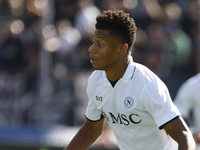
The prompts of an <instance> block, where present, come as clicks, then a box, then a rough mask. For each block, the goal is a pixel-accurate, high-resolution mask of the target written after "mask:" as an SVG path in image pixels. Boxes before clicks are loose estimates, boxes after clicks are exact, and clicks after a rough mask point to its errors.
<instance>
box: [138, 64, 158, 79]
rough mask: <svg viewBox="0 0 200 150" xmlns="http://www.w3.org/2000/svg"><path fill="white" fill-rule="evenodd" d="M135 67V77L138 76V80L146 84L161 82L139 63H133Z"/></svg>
mask: <svg viewBox="0 0 200 150" xmlns="http://www.w3.org/2000/svg"><path fill="white" fill-rule="evenodd" d="M135 65H136V76H138V77H139V78H140V80H141V79H143V80H144V81H146V82H149V81H150V82H161V79H160V78H159V77H158V76H157V75H156V74H155V73H154V72H152V71H151V70H150V69H149V68H147V67H146V66H144V65H142V64H139V63H135Z"/></svg>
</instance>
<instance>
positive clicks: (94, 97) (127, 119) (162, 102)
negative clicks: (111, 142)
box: [65, 10, 195, 150]
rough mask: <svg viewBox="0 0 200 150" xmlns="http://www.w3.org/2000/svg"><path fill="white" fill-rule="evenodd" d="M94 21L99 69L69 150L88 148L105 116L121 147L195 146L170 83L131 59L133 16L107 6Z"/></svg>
mask: <svg viewBox="0 0 200 150" xmlns="http://www.w3.org/2000/svg"><path fill="white" fill-rule="evenodd" d="M96 20H97V23H96V29H95V30H94V32H93V44H92V45H91V46H90V48H89V52H90V58H91V59H90V62H91V63H92V65H93V68H94V69H95V71H94V72H93V73H92V75H91V76H90V77H89V80H88V87H87V94H88V98H89V102H88V106H87V110H86V113H85V116H86V121H85V123H84V125H83V126H82V127H81V128H80V130H79V131H78V133H77V134H76V135H75V137H74V138H73V139H72V141H71V142H70V143H69V145H68V146H67V147H66V148H65V150H74V149H77V150H86V149H88V148H89V147H90V146H91V145H92V144H93V142H94V141H95V140H96V139H97V138H98V137H99V136H100V135H101V133H102V130H103V127H104V123H105V120H107V122H108V123H109V125H110V127H111V129H112V130H113V132H114V134H115V136H116V138H117V141H118V146H119V148H120V149H121V150H129V149H135V150H136V149H138V150H141V149H142V150H145V149H153V150H160V149H163V150H169V149H170V150H177V149H179V150H194V149H195V142H194V140H193V137H192V134H191V132H190V131H189V129H188V127H187V125H186V124H185V122H184V121H183V119H182V117H181V116H180V113H179V111H178V109H177V108H176V107H175V105H174V104H173V103H172V100H171V98H170V95H169V93H168V89H167V87H166V86H165V85H164V83H163V82H162V81H161V80H160V79H159V78H158V77H157V76H156V75H155V74H154V73H153V72H152V71H150V70H149V69H147V68H146V67H144V66H143V65H140V64H138V63H134V62H133V59H132V57H131V50H132V47H133V45H134V42H135V38H136V29H137V28H136V26H135V22H134V20H133V18H130V17H129V14H127V13H124V12H123V11H120V10H114V11H111V10H109V11H104V12H103V13H102V14H100V15H98V16H97V19H96ZM119 29H121V30H119ZM122 91H123V92H122ZM150 116H152V117H150Z"/></svg>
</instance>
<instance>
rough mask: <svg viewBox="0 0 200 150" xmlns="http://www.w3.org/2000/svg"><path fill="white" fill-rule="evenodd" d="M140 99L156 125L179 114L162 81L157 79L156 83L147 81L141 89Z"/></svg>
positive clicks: (160, 124) (162, 123) (159, 125)
mask: <svg viewBox="0 0 200 150" xmlns="http://www.w3.org/2000/svg"><path fill="white" fill-rule="evenodd" d="M141 101H142V103H143V106H144V107H145V109H146V110H147V111H148V112H149V113H150V114H151V116H152V117H153V118H154V121H155V123H156V124H157V126H158V127H161V126H163V125H164V124H166V123H167V122H169V121H171V120H172V119H174V118H175V117H177V116H180V112H179V110H178V109H177V108H176V106H175V105H174V103H173V102H172V100H171V97H170V95H169V92H168V89H167V87H166V86H165V84H164V83H163V82H162V81H157V83H156V84H154V83H152V82H150V83H148V84H147V85H146V86H145V87H144V89H143V91H142V94H141Z"/></svg>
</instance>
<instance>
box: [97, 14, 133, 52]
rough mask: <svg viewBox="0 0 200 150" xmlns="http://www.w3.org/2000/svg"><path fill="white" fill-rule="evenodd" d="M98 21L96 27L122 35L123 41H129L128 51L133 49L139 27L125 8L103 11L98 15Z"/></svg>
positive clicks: (112, 33) (118, 35)
mask: <svg viewBox="0 0 200 150" xmlns="http://www.w3.org/2000/svg"><path fill="white" fill-rule="evenodd" d="M96 21H97V22H96V24H95V28H96V29H105V30H109V31H110V34H111V35H114V36H117V37H120V38H121V40H122V41H123V42H125V43H127V44H128V51H131V49H132V47H133V45H134V43H135V39H136V30H137V27H136V25H135V21H134V19H133V18H131V17H129V14H128V13H125V12H124V11H123V10H108V11H103V13H101V14H100V15H98V16H97V18H96Z"/></svg>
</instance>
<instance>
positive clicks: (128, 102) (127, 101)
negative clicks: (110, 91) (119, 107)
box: [124, 96, 134, 109]
mask: <svg viewBox="0 0 200 150" xmlns="http://www.w3.org/2000/svg"><path fill="white" fill-rule="evenodd" d="M133 104H134V99H133V98H132V97H130V96H128V97H126V98H125V99H124V106H125V107H126V108H128V109H130V108H131V107H132V106H133Z"/></svg>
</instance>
